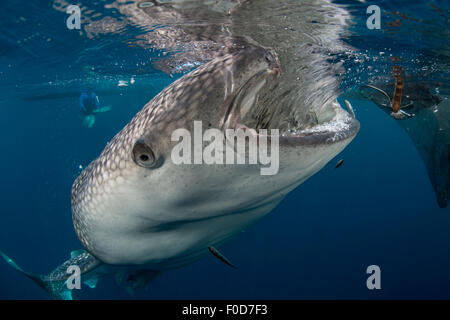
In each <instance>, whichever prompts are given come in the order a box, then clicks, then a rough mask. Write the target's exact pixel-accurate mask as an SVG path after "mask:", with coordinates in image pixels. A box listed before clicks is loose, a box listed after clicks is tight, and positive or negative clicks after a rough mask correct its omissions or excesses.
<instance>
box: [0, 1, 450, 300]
mask: <svg viewBox="0 0 450 320" xmlns="http://www.w3.org/2000/svg"><path fill="white" fill-rule="evenodd" d="M44 3H45V2H43V1H42V2H39V1H37V2H36V1H34V2H30V3H29V4H27V6H19V2H18V1H10V2H8V3H2V4H1V5H0V9H1V10H0V12H2V15H3V16H4V17H3V18H4V19H0V20H2V22H1V25H2V31H1V34H2V36H1V39H0V43H1V46H0V48H1V49H0V110H1V117H0V136H1V137H2V139H1V144H2V145H1V157H0V168H1V183H0V201H1V204H2V208H1V211H0V212H1V214H0V249H1V250H2V251H4V252H6V253H7V254H8V255H9V256H11V257H12V258H13V259H14V260H15V261H16V262H17V263H18V264H19V265H20V266H21V267H22V268H23V269H24V270H27V271H30V272H34V273H41V274H44V273H48V272H50V271H51V270H53V268H54V267H56V266H57V265H59V264H60V263H62V262H63V261H65V260H67V259H68V258H69V257H70V252H71V251H72V250H76V249H80V248H81V244H80V242H79V240H78V238H77V237H76V235H75V232H74V230H73V226H72V219H71V211H70V190H71V186H72V183H73V181H74V179H75V178H76V177H77V176H78V174H79V173H80V172H81V170H82V168H84V167H85V166H86V165H88V164H89V162H90V161H92V160H93V159H94V158H95V157H97V156H98V155H99V154H100V152H101V151H102V149H103V148H104V147H105V145H106V143H107V142H108V141H109V140H110V139H111V138H112V137H113V136H114V135H115V134H116V133H117V132H118V131H119V130H120V129H121V128H122V127H123V126H124V125H125V124H126V123H127V122H128V121H129V120H130V119H131V118H132V117H133V115H134V114H135V113H136V112H137V111H138V110H140V109H141V108H142V106H143V105H144V104H145V103H147V102H148V101H149V100H150V99H151V98H152V97H153V96H155V95H156V94H158V93H159V92H160V91H161V90H162V89H163V88H165V87H166V86H167V85H169V84H170V83H171V82H173V81H174V80H175V79H177V78H178V77H180V76H181V74H178V75H174V76H169V75H167V74H165V73H162V72H160V71H158V70H155V69H152V68H151V66H146V67H145V68H146V72H145V74H144V75H137V76H133V72H132V70H131V71H128V70H123V69H120V70H119V69H118V70H119V71H120V72H119V71H117V70H114V69H113V66H114V65H115V64H114V63H115V62H119V64H120V63H121V62H122V61H125V60H127V58H128V57H129V58H130V59H131V60H133V61H134V60H135V59H137V58H136V56H139V58H140V59H141V58H142V57H144V56H145V57H147V58H148V59H150V60H151V59H152V58H156V57H158V55H160V52H158V51H152V52H144V50H139V49H133V51H132V54H131V53H130V49H129V48H127V47H126V46H125V45H118V44H117V43H116V42H115V41H114V39H105V40H103V42H102V45H103V49H102V50H100V54H99V52H97V53H96V54H95V55H93V56H90V57H88V61H89V63H90V65H91V66H92V69H91V70H88V72H87V71H86V69H75V70H74V69H72V68H75V67H73V65H75V64H73V65H72V63H71V61H76V60H77V59H78V57H79V55H80V53H83V54H85V55H89V52H88V51H86V48H88V47H89V46H92V43H90V42H89V40H86V39H83V38H81V37H79V36H78V35H76V34H74V33H70V32H68V30H67V29H66V28H64V27H61V28H60V29H55V30H54V27H52V25H50V24H49V25H46V24H45V23H43V24H42V27H41V29H39V30H38V33H39V35H36V36H33V37H32V38H30V39H28V37H29V35H32V34H35V33H36V32H35V31H34V30H33V27H32V26H31V25H28V24H27V21H28V22H30V21H47V23H48V21H57V22H58V23H60V24H61V25H63V26H64V24H65V19H66V17H67V15H65V14H64V13H61V12H56V11H52V10H51V5H49V4H44ZM406 3H407V4H409V3H410V2H405V5H406ZM403 9H404V8H403ZM424 14H426V12H424ZM364 15H365V13H364V12H362V13H361V16H364ZM20 17H23V18H25V19H26V21H25V22H23V23H22V22H17V21H22V19H20ZM48 34H51V36H48ZM48 38H51V39H52V40H51V41H47V39H48ZM23 39H28V40H27V42H28V44H26V45H23V43H24V42H23ZM17 40H21V43H20V44H18V43H17ZM380 41H382V40H380ZM447 41H448V38H447ZM30 42H31V43H32V44H29V43H30ZM61 44H64V46H63V47H61ZM379 45H380V47H383V44H379ZM32 48H34V50H32ZM61 48H63V49H64V50H63V49H61ZM397 49H398V50H401V48H397ZM132 56H133V57H134V58H132ZM58 59H60V61H58ZM127 66H128V67H129V66H130V64H128V65H127ZM130 68H131V67H130ZM99 70H100V71H99ZM108 71H110V72H108ZM361 72H363V70H362V71H361ZM117 74H120V75H117ZM132 77H134V78H133V79H135V86H132V85H131V84H130V83H129V85H128V86H118V85H117V84H118V81H119V80H123V81H128V82H129V81H130V79H131V78H132ZM86 89H89V90H93V91H94V92H96V93H97V94H98V96H99V99H100V102H101V104H102V105H111V106H112V110H111V111H110V112H107V113H104V114H101V115H99V116H98V117H97V121H96V123H95V125H94V126H93V128H91V129H88V128H86V127H83V126H82V125H81V123H82V119H83V115H82V113H81V112H80V108H79V105H78V97H79V95H80V93H81V91H82V90H86ZM341 102H342V101H341ZM351 102H352V105H353V108H354V109H355V113H356V117H357V118H358V120H359V121H360V122H361V130H360V133H359V134H358V135H357V137H356V138H355V139H354V141H353V142H352V143H351V144H350V145H349V146H348V147H347V148H346V149H345V150H344V151H343V152H342V153H341V154H339V155H338V156H337V157H336V158H335V159H334V160H332V161H331V162H330V163H329V164H328V165H327V166H326V167H324V168H323V169H322V170H321V171H320V172H318V173H317V174H316V175H314V176H313V177H312V178H310V179H309V180H307V181H306V182H305V183H303V184H302V185H300V186H299V187H298V188H297V189H295V190H294V191H293V192H291V193H290V194H288V195H287V196H286V198H285V199H284V200H283V201H282V203H281V204H280V205H279V206H278V207H277V208H276V209H275V210H273V211H272V212H271V213H270V214H269V215H268V216H266V217H265V218H263V219H262V220H260V221H258V222H257V223H256V224H254V225H252V226H251V227H249V228H248V229H247V230H245V232H242V233H241V234H240V235H239V236H237V237H235V238H234V239H233V240H231V241H230V242H229V243H227V244H225V245H224V246H223V247H221V249H220V251H221V252H222V253H223V254H224V255H225V256H227V257H228V258H229V259H230V260H231V261H232V262H233V263H234V264H235V265H237V266H238V268H237V269H232V268H229V267H227V266H226V265H224V264H223V263H221V262H220V261H219V260H217V259H216V258H215V257H213V256H211V257H206V258H204V259H202V260H200V261H197V262H195V263H193V264H191V265H188V266H186V267H183V268H181V269H177V270H173V271H168V272H165V273H164V274H163V275H162V276H161V277H160V278H157V279H156V280H155V281H153V282H152V283H151V284H150V286H149V287H148V288H147V289H146V290H141V291H138V292H136V294H135V295H134V296H130V295H128V294H127V293H126V292H125V291H123V290H122V289H121V288H120V287H118V286H117V285H116V283H115V281H114V279H113V278H112V277H106V278H104V279H102V280H101V281H100V282H99V284H98V286H97V288H96V289H90V288H88V287H86V286H83V287H82V290H79V291H77V292H75V293H74V298H76V299H449V298H450V273H449V271H450V254H449V252H450V232H449V231H450V209H449V208H446V209H441V208H439V207H438V205H437V203H436V199H435V194H434V191H433V189H432V186H431V183H430V181H429V179H428V175H427V170H426V167H425V165H424V163H423V162H422V159H421V158H420V155H419V153H418V151H417V150H416V148H415V146H414V144H413V142H412V141H411V140H410V138H409V137H408V135H407V134H406V132H405V131H404V130H403V129H402V128H401V127H400V126H399V125H398V124H397V123H396V120H394V119H392V118H391V117H390V116H389V115H388V114H386V113H384V112H383V111H382V110H381V109H380V108H378V107H377V106H376V105H375V104H373V103H372V102H369V101H365V100H360V99H357V98H354V99H351ZM339 159H344V163H343V165H342V166H341V167H340V168H337V169H336V168H335V165H336V162H337V161H338V160H339ZM369 265H378V266H380V268H381V287H382V289H381V290H368V289H367V287H366V279H367V277H368V276H369V275H368V274H367V273H366V268H367V267H368V266H369ZM0 299H49V296H48V295H47V294H46V293H45V292H44V291H43V290H42V289H41V288H39V287H38V286H37V285H35V284H34V283H33V282H32V281H30V280H29V279H28V278H26V277H24V276H23V275H21V274H19V273H17V272H16V271H15V270H13V269H12V268H11V267H10V266H8V265H7V264H6V263H4V262H3V261H0Z"/></svg>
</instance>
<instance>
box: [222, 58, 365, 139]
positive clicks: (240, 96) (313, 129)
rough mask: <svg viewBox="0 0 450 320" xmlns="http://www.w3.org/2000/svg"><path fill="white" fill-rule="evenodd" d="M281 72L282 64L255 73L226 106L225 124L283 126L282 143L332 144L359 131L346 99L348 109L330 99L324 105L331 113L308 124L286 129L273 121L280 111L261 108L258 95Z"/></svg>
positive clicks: (245, 126)
mask: <svg viewBox="0 0 450 320" xmlns="http://www.w3.org/2000/svg"><path fill="white" fill-rule="evenodd" d="M280 75H281V71H280V69H279V66H275V67H273V68H271V69H268V70H264V71H260V72H258V73H256V74H255V75H254V76H252V77H251V78H250V79H249V80H248V81H247V82H246V83H245V84H244V85H243V86H242V87H241V88H240V89H239V90H238V92H237V93H236V94H235V95H234V96H233V99H232V100H231V102H230V103H229V105H228V106H227V107H226V109H227V113H226V114H225V117H224V121H223V125H222V128H223V129H224V128H232V129H239V128H241V129H249V128H252V129H255V130H260V129H267V130H270V129H278V128H284V129H279V136H280V143H281V144H285V145H292V146H296V145H319V144H333V143H336V142H340V141H342V140H346V139H351V138H353V137H354V136H355V135H356V134H357V133H358V131H359V128H360V124H359V121H358V120H356V118H355V114H354V112H353V108H352V106H351V104H350V103H349V102H348V101H345V103H346V108H347V111H345V110H344V109H343V108H342V107H341V106H340V104H339V103H338V102H337V101H333V102H331V103H329V104H328V105H327V106H325V108H322V109H326V110H327V114H328V116H327V117H326V118H324V120H322V121H317V122H316V123H315V124H314V125H312V126H309V127H307V128H302V129H287V128H286V126H284V125H283V123H278V124H275V123H272V121H271V120H272V117H273V115H274V114H275V112H277V108H276V106H264V107H263V108H261V107H260V106H258V97H259V95H260V94H261V93H262V92H263V91H264V89H266V88H270V86H271V85H272V84H273V83H275V82H276V79H277V78H278V77H279V76H280ZM277 127H278V128H277Z"/></svg>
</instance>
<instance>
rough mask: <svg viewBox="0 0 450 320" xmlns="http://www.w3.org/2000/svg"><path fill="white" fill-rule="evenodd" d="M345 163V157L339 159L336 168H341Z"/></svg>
mask: <svg viewBox="0 0 450 320" xmlns="http://www.w3.org/2000/svg"><path fill="white" fill-rule="evenodd" d="M343 163H344V159H341V160H339V161H338V162H337V163H336V168H339V167H340V166H342V164H343Z"/></svg>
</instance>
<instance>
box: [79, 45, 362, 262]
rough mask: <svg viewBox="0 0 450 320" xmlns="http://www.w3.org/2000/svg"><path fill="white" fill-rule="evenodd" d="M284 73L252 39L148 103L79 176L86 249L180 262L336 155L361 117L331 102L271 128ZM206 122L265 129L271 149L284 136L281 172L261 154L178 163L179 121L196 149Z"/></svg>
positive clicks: (218, 127)
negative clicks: (266, 169)
mask: <svg viewBox="0 0 450 320" xmlns="http://www.w3.org/2000/svg"><path fill="white" fill-rule="evenodd" d="M282 72H283V70H282V66H281V67H280V64H279V61H278V58H277V56H276V54H275V53H274V52H271V51H270V50H267V49H263V48H260V47H245V48H241V49H240V50H236V51H235V52H232V53H227V54H224V55H222V56H220V57H218V58H215V59H214V60H212V61H210V62H208V63H206V64H204V65H202V66H200V67H199V68H197V69H195V70H194V71H192V72H190V73H189V74H187V75H185V76H183V77H182V78H180V79H178V80H177V81H175V82H174V83H173V84H171V85H170V86H169V87H167V88H166V89H165V90H163V91H162V92H161V93H159V94H158V95H157V96H156V97H154V98H153V99H152V100H151V101H150V102H149V103H147V105H145V106H144V108H143V109H142V110H141V111H140V112H139V113H137V114H136V116H135V117H134V118H133V119H132V120H131V121H130V122H129V123H128V124H127V125H126V126H125V127H124V128H123V129H122V130H121V131H120V132H119V133H118V134H117V135H116V136H115V137H114V138H113V139H112V140H111V141H110V142H109V144H108V145H107V146H106V147H105V149H104V150H103V152H102V153H101V154H100V156H99V157H98V158H97V159H95V160H94V161H93V162H92V163H91V164H90V165H89V166H88V167H86V169H85V170H84V171H83V172H82V173H81V174H80V176H79V177H78V178H77V179H76V181H75V182H74V184H73V188H72V198H71V200H72V215H73V222H74V226H75V230H76V233H77V235H78V237H79V238H80V240H81V242H82V244H83V246H84V247H85V248H86V250H88V251H89V252H90V253H91V254H93V255H94V256H96V257H97V258H98V259H100V260H101V261H103V262H105V263H108V264H114V265H141V266H147V267H148V268H151V269H155V270H163V269H167V268H172V267H178V266H181V265H183V264H186V263H188V262H190V261H192V260H195V259H197V258H198V257H199V256H201V255H202V254H204V253H206V252H207V251H208V250H207V248H208V247H209V246H212V245H219V244H221V243H223V242H224V241H226V240H228V239H229V238H230V237H231V236H233V235H235V234H236V233H237V232H239V231H241V230H242V229H243V228H245V227H246V226H248V225H249V224H251V223H252V222H254V221H256V220H257V219H259V218H261V217H262V216H264V215H265V214H267V213H268V212H270V211H271V210H272V209H273V208H274V207H275V206H276V205H277V204H278V203H279V201H280V200H281V199H283V197H284V196H285V195H286V194H287V193H288V192H289V191H291V190H292V189H294V188H295V187H296V186H298V185H299V184H300V183H302V182H303V181H305V180H306V179H307V178H309V177H310V176H312V175H313V174H314V173H315V172H317V171H318V170H320V169H321V168H322V167H323V166H324V165H325V164H326V163H327V162H328V161H330V160H331V159H332V158H333V157H334V156H335V155H336V154H338V153H339V152H340V151H341V150H342V149H343V148H344V147H345V146H346V145H347V144H348V143H349V142H350V141H351V140H352V139H353V137H354V136H355V135H356V133H357V132H358V130H359V123H358V121H357V120H355V119H354V117H352V116H351V115H349V114H348V113H347V112H346V111H344V110H343V109H341V108H340V106H339V105H338V104H337V102H334V103H331V104H330V105H329V106H326V107H327V108H328V109H329V111H330V114H333V117H331V118H328V119H327V121H324V122H322V123H316V124H315V125H313V126H309V127H307V128H302V129H301V130H300V129H299V130H279V131H278V132H277V135H276V136H275V135H272V132H274V130H275V129H278V128H279V127H278V126H279V125H280V123H275V122H271V121H270V119H271V113H274V112H276V111H275V110H277V109H276V108H278V107H279V106H271V105H262V104H261V101H259V96H260V95H261V94H262V93H265V94H268V92H269V94H270V90H272V89H273V88H274V86H276V84H277V81H278V79H279V78H280V77H281V76H280V75H281V74H282ZM299 90H302V88H299ZM299 107H301V106H299ZM199 124H200V129H201V130H202V131H205V130H208V129H214V130H215V131H214V132H215V133H216V134H218V133H220V132H223V133H224V136H225V132H226V130H230V129H243V130H244V131H245V130H247V131H249V132H251V135H253V136H256V137H257V138H261V137H263V136H265V137H266V138H267V145H268V146H270V147H271V146H274V145H275V144H278V150H277V153H278V161H279V163H278V164H277V170H276V174H271V175H263V174H261V171H260V169H261V166H262V164H261V163H259V162H258V163H256V164H250V163H243V164H237V163H234V164H228V163H213V164H207V163H205V162H204V161H200V162H198V161H196V160H195V159H194V160H193V161H192V162H191V163H188V162H182V163H180V162H177V161H174V160H173V152H174V148H176V146H179V143H180V140H177V139H174V136H173V134H174V132H176V131H177V130H178V129H182V130H184V131H183V132H184V133H186V134H187V136H189V137H190V138H192V140H191V141H190V142H189V144H188V145H190V146H192V149H191V152H192V154H191V155H193V154H195V153H196V150H197V149H198V148H199V145H200V148H206V147H207V146H208V145H209V144H208V143H207V141H205V140H204V139H202V136H201V135H200V136H199V135H198V132H197V131H198V129H199V127H198V125H199ZM280 127H281V126H280ZM252 129H254V130H252ZM196 130H197V131H196ZM261 130H266V133H264V134H261ZM184 138H185V137H184ZM275 139H276V140H275ZM256 141H259V140H256ZM259 143H260V142H259ZM196 148H197V149H196ZM225 149H226V148H225ZM225 149H224V150H222V151H223V152H225ZM187 150H188V149H185V150H183V152H185V154H182V156H183V157H184V156H188V154H187ZM272 150H273V149H272ZM183 152H182V153H183ZM215 152H216V153H220V152H221V149H216V150H215ZM215 155H216V156H221V154H215Z"/></svg>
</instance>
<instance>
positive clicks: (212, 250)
mask: <svg viewBox="0 0 450 320" xmlns="http://www.w3.org/2000/svg"><path fill="white" fill-rule="evenodd" d="M208 250H209V252H211V253H212V254H213V255H214V256H215V257H216V258H218V259H219V260H220V261H222V262H223V263H225V264H226V265H229V266H230V267H232V268H236V266H235V265H234V264H232V263H231V262H230V260H228V259H227V258H226V257H225V256H224V255H223V254H221V253H220V252H219V251H218V250H217V249H216V248H214V247H208Z"/></svg>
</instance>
